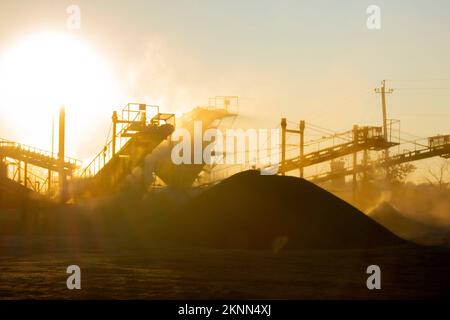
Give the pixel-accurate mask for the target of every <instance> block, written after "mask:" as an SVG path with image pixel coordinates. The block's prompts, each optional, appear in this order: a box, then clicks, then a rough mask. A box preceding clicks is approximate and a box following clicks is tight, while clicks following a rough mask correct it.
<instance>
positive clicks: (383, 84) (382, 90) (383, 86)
mask: <svg viewBox="0 0 450 320" xmlns="http://www.w3.org/2000/svg"><path fill="white" fill-rule="evenodd" d="M392 92H394V90H393V89H386V80H383V81H381V87H380V88H376V89H375V93H379V94H380V95H381V110H382V113H383V138H384V140H385V142H386V143H387V142H388V128H387V111H386V93H392ZM385 157H386V159H387V158H388V157H389V149H386V151H385Z"/></svg>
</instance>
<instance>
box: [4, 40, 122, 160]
mask: <svg viewBox="0 0 450 320" xmlns="http://www.w3.org/2000/svg"><path fill="white" fill-rule="evenodd" d="M113 79H114V77H113V76H112V72H111V70H110V68H109V66H108V65H107V63H106V62H105V61H104V59H102V58H101V57H100V56H98V55H97V54H96V52H94V51H93V50H92V49H91V48H90V47H89V46H88V45H86V44H85V43H83V42H82V41H80V40H79V39H77V38H75V37H73V36H71V35H69V34H64V33H46V34H39V35H34V36H31V37H29V38H25V39H22V40H20V41H18V42H17V43H15V44H14V45H13V46H11V47H10V48H9V49H7V50H6V51H3V52H0V112H1V117H2V119H1V126H2V127H5V126H6V127H7V128H6V129H7V130H6V131H7V132H8V133H11V135H12V136H13V137H12V138H13V139H20V140H21V142H25V143H28V144H32V145H35V146H37V147H43V148H48V147H49V145H50V144H51V142H50V141H51V129H50V128H51V121H52V120H51V119H52V116H53V115H56V113H57V110H58V108H59V107H60V106H61V105H65V106H66V110H67V114H68V118H67V119H68V120H67V121H68V122H67V124H68V126H67V130H68V132H67V133H68V136H69V137H70V136H71V137H72V138H73V137H74V135H76V136H78V137H80V135H82V134H84V135H85V137H86V133H87V132H88V131H89V128H92V127H93V126H95V121H96V120H98V117H99V116H100V115H102V116H103V117H104V116H105V114H106V113H107V112H108V111H107V110H111V109H112V108H114V103H115V102H117V100H115V99H116V95H115V94H116V93H117V88H116V85H115V83H114V81H113ZM55 119H56V117H55ZM2 131H3V130H2ZM2 134H3V132H2ZM6 138H9V137H6ZM69 139H70V138H69ZM74 149H75V150H77V149H79V147H77V146H75V147H74ZM72 151H73V150H72Z"/></svg>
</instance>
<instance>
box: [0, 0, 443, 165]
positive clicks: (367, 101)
mask: <svg viewBox="0 0 450 320" xmlns="http://www.w3.org/2000/svg"><path fill="white" fill-rule="evenodd" d="M0 1H1V2H0V59H1V56H2V53H3V52H5V51H7V50H8V48H10V47H11V46H13V44H14V43H15V42H16V41H19V40H20V39H21V38H24V37H28V36H30V35H32V34H38V33H45V32H54V31H57V32H68V33H70V34H72V36H74V37H77V38H78V39H81V40H82V41H83V42H84V43H86V44H87V45H88V46H89V47H90V48H91V49H93V50H94V51H95V52H96V53H97V54H98V56H100V57H102V59H104V61H106V63H107V64H108V66H109V67H110V69H111V70H112V76H111V77H112V78H113V81H114V84H115V88H117V92H115V93H114V97H117V98H115V99H117V102H114V103H115V104H114V105H110V106H108V107H106V108H105V107H103V109H101V110H102V112H99V113H98V114H97V116H96V117H88V118H87V119H85V121H83V123H73V122H69V124H70V126H72V131H71V132H81V131H83V134H80V135H79V136H77V137H73V136H72V137H68V141H69V142H70V145H69V146H68V150H69V153H70V152H72V153H73V155H74V156H76V157H80V158H85V157H88V156H90V155H92V154H93V152H94V151H95V150H98V149H99V148H100V146H101V145H102V143H103V142H104V139H105V137H106V130H107V129H108V126H109V121H110V116H111V112H110V111H112V110H114V109H117V108H118V107H119V106H120V105H122V104H123V103H124V102H126V101H127V100H129V99H133V100H135V101H137V100H139V101H144V102H149V103H151V102H157V103H159V104H161V106H162V108H163V109H164V110H167V111H171V112H181V111H185V110H188V109H189V108H190V107H193V106H196V105H201V104H203V103H205V102H206V101H207V99H208V97H211V96H214V95H238V96H240V97H241V109H240V111H241V113H242V114H243V115H244V118H245V117H248V118H249V117H251V119H252V120H254V121H255V123H256V125H257V126H269V127H273V126H274V125H276V123H278V122H279V118H280V117H281V116H282V115H283V116H287V117H288V118H289V119H291V120H293V121H297V120H299V119H305V120H306V121H307V122H308V121H309V122H311V123H314V124H317V125H321V126H324V127H328V128H330V129H335V130H347V129H350V128H351V126H352V125H353V124H375V125H380V124H381V112H380V106H379V96H377V95H376V94H375V93H374V92H373V89H374V88H375V87H376V86H378V85H379V82H380V81H381V80H382V79H388V81H387V84H388V86H390V87H393V88H420V89H415V90H412V89H398V90H395V91H394V93H393V94H392V95H390V96H389V97H388V108H389V114H390V118H399V119H401V121H402V124H401V126H402V129H403V130H405V131H407V132H410V133H413V134H415V135H418V136H430V135H434V134H437V133H448V131H449V126H448V123H449V120H450V108H449V102H450V89H436V88H450V41H449V40H450V2H449V1H446V0H435V1H425V0H422V1H406V0H396V1H381V0H371V1H363V0H358V1H356V0H354V1H331V0H330V1H324V0H315V1H300V0H292V1H273V0H272V1H267V0H257V1H256V0H246V1H242V0H240V1H235V0H227V1H212V0H210V1H206V0H197V1H194V0H190V1H181V0H179V1H167V0H166V1H152V0H145V1H144V0H142V1H138V0H134V1H133V0H128V1H113V0H108V1H106V0H105V1H100V0H89V1H40V0H39V1H38V0H33V1H5V0H0ZM70 4H76V5H78V6H79V7H80V8H81V30H79V31H68V30H67V28H66V20H67V17H68V15H67V13H66V8H67V7H68V6H69V5H70ZM372 4H374V5H378V6H379V7H380V8H381V30H368V29H367V27H366V20H367V17H368V15H367V13H366V9H367V7H368V6H369V5H372ZM86 77H89V74H86ZM439 79H443V80H439ZM423 88H435V89H434V90H425V89H423ZM1 90H2V89H1V88H0V124H1V126H2V127H0V137H5V138H10V139H21V140H22V141H25V142H26V141H27V140H28V141H30V140H32V139H28V137H30V133H31V132H32V131H33V130H34V129H28V131H27V132H22V133H19V132H15V131H14V130H13V129H10V127H11V125H9V126H8V125H6V124H7V123H9V124H11V123H15V122H16V121H17V122H19V119H18V118H19V117H21V116H25V115H23V114H21V113H19V112H17V113H16V114H17V119H16V120H11V119H9V117H11V113H7V112H6V111H5V109H6V108H8V107H9V106H5V105H4V103H3V104H2V101H1V100H2V98H1V95H2V92H1ZM26 94H27V92H23V95H26ZM110 103H111V102H110V101H108V104H110ZM20 107H21V106H20V101H18V102H17V105H15V106H14V108H20ZM92 107H93V108H94V107H95V106H92ZM108 108H109V109H108ZM104 110H106V111H107V112H106V111H105V112H103V111H104ZM71 112H73V111H71ZM6 117H8V119H6ZM68 117H70V112H69V114H68ZM48 118H49V117H46V119H48ZM78 121H80V120H78ZM75 127H76V129H74V128H75ZM8 128H9V129H8ZM44 130H48V129H44ZM22 131H23V130H22ZM87 131H88V132H87ZM49 132H50V131H49ZM92 137H94V138H95V139H93V138H92ZM49 140H50V133H49ZM49 140H48V141H49ZM48 143H49V142H42V146H44V147H45V146H48ZM86 145H88V146H89V147H88V148H85V146H86Z"/></svg>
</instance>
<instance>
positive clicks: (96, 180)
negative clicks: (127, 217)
mask: <svg viewBox="0 0 450 320" xmlns="http://www.w3.org/2000/svg"><path fill="white" fill-rule="evenodd" d="M174 130H175V115H174V114H171V113H161V112H159V107H158V106H154V105H146V104H138V103H129V104H127V106H126V107H125V108H124V109H123V110H122V111H121V113H120V114H118V113H117V112H114V113H113V116H112V135H111V140H109V141H108V142H107V143H106V145H105V146H104V147H103V149H102V150H101V151H100V152H99V153H98V154H97V156H96V157H95V158H94V159H93V160H92V161H91V163H90V164H89V165H88V166H87V167H85V168H84V169H83V170H82V172H81V174H80V175H79V178H78V179H77V181H76V184H75V185H74V188H73V191H74V193H75V196H76V197H80V196H81V197H85V196H98V195H103V194H110V193H113V192H114V191H115V190H117V189H118V188H119V187H120V186H122V185H124V183H126V182H127V180H133V181H135V180H136V179H138V180H139V179H140V178H142V174H141V173H142V170H143V169H142V168H143V167H144V165H145V158H146V156H147V155H149V154H151V152H152V151H153V150H154V149H155V148H156V147H157V146H158V145H159V144H160V143H161V142H162V141H164V140H165V139H167V138H168V137H169V136H170V135H171V134H172V132H173V131H174ZM136 172H140V174H136ZM127 178H129V179H127Z"/></svg>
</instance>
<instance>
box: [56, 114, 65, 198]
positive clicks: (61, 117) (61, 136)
mask: <svg viewBox="0 0 450 320" xmlns="http://www.w3.org/2000/svg"><path fill="white" fill-rule="evenodd" d="M65 132H66V112H65V109H64V106H63V107H61V109H60V110H59V139H58V143H59V146H58V162H59V165H58V167H59V168H58V171H59V172H58V174H59V194H60V199H61V201H62V202H65V200H66V194H65V192H66V173H65V170H64V157H65Z"/></svg>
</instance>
